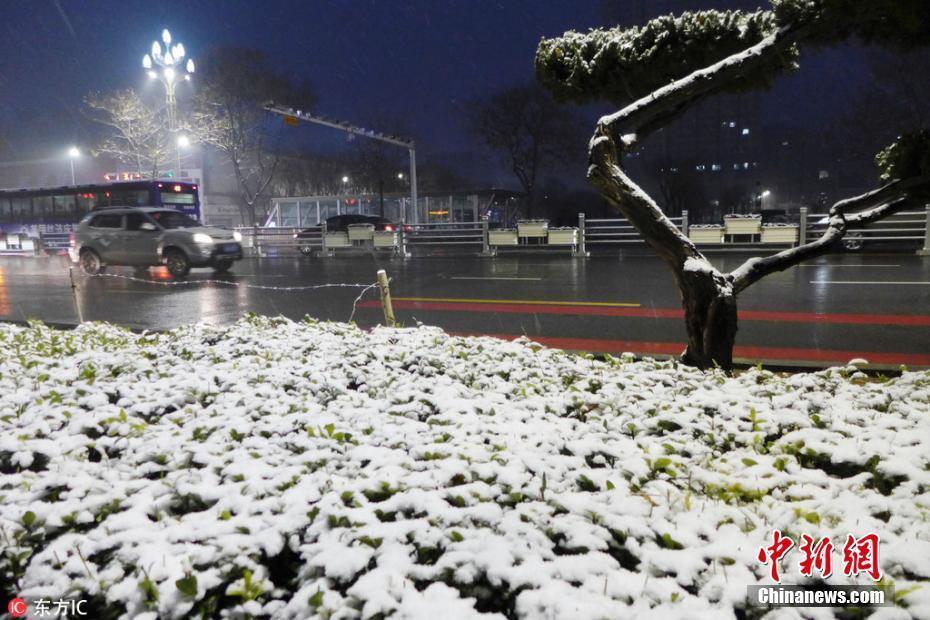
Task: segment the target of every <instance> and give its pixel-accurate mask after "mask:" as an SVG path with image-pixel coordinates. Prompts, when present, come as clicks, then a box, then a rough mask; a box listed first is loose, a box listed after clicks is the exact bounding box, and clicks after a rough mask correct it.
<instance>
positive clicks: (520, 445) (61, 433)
mask: <svg viewBox="0 0 930 620" xmlns="http://www.w3.org/2000/svg"><path fill="white" fill-rule="evenodd" d="M0 351H2V355H0V420H2V421H0V425H2V426H0V428H2V431H3V432H2V435H0V529H2V534H0V540H2V541H3V553H2V559H0V584H3V588H2V592H0V594H2V595H5V596H6V597H7V598H10V597H12V596H14V595H20V596H23V597H24V598H30V599H35V598H39V597H46V598H51V599H53V600H54V599H58V598H61V597H63V596H69V597H72V598H87V599H90V600H91V604H92V605H93V606H94V607H95V613H94V617H98V618H106V617H125V618H155V617H162V618H182V617H192V616H195V615H196V616H198V617H199V616H200V615H202V614H207V615H213V614H214V613H215V612H216V610H224V611H223V613H224V614H228V615H231V616H246V615H252V616H257V617H275V618H308V617H321V618H377V617H385V616H390V617H392V618H430V619H436V618H444V619H445V618H474V617H478V616H481V617H484V618H504V617H507V618H514V617H517V618H534V619H535V618H552V619H573V618H632V617H640V618H684V617H687V618H713V619H714V620H719V619H722V618H733V617H737V616H742V615H743V613H744V612H745V611H747V610H746V609H745V605H746V586H747V585H749V584H757V583H770V582H771V578H770V577H769V576H768V573H769V569H768V567H767V566H764V565H761V564H760V563H759V562H758V561H757V559H756V555H757V552H758V549H759V548H760V547H761V546H763V545H766V544H769V543H770V542H771V536H772V530H773V529H775V528H778V529H780V530H781V531H782V532H783V533H787V534H789V535H791V536H792V537H794V538H795V539H796V540H797V539H798V538H799V537H800V535H801V534H802V533H807V534H810V535H812V536H814V537H815V538H817V537H819V536H824V535H830V536H832V537H833V540H834V544H836V545H837V548H838V549H841V548H842V545H843V540H845V537H846V534H847V533H853V534H854V535H857V536H861V535H864V534H866V533H868V532H871V531H875V532H877V533H879V534H880V535H881V537H882V546H881V551H880V553H881V556H880V558H881V567H882V570H883V571H884V573H885V578H884V581H883V583H884V584H891V583H893V585H894V587H895V588H896V590H897V593H898V594H897V603H898V606H897V607H895V608H882V609H879V610H877V611H875V610H871V611H874V615H873V617H875V618H899V617H900V618H906V617H909V616H911V617H923V618H928V617H930V584H928V583H927V582H928V579H930V492H928V490H930V450H928V449H927V443H928V439H930V402H928V401H930V373H927V372H905V373H904V374H903V375H902V376H901V377H900V378H893V379H889V380H884V381H883V380H870V379H867V378H866V377H865V376H864V375H862V374H861V373H858V372H856V371H855V369H853V368H849V369H832V370H828V371H824V372H819V373H816V374H798V375H794V376H789V377H780V376H776V375H773V374H772V373H769V372H767V371H758V370H752V371H748V372H744V373H741V374H739V375H738V376H736V377H727V376H725V375H724V374H723V373H721V372H709V373H704V372H700V371H697V370H694V369H691V368H687V367H681V366H679V365H676V364H675V363H667V362H662V363H658V362H653V361H648V360H647V361H642V362H633V361H631V360H628V359H623V360H618V359H608V360H607V361H595V360H592V359H587V358H585V357H578V356H573V355H568V354H565V353H563V352H560V351H556V350H549V349H542V348H540V347H538V346H537V345H534V344H532V343H529V342H528V341H519V342H502V341H497V340H491V339H485V338H453V337H449V336H447V335H446V334H444V333H443V332H442V331H440V330H438V329H434V328H424V327H421V328H416V329H375V330H374V331H372V332H363V331H360V330H358V329H356V328H355V327H353V326H349V325H345V324H332V323H315V322H304V323H294V322H291V321H288V320H285V319H265V318H254V317H253V318H247V319H243V320H242V321H240V322H239V323H238V324H236V325H233V326H228V327H214V326H206V325H196V326H190V327H186V328H182V329H179V330H177V331H174V332H171V333H168V334H160V335H155V334H145V335H137V334H132V333H129V332H126V331H123V330H121V329H118V328H115V327H112V326H106V325H84V326H82V327H80V328H78V329H77V330H75V331H73V332H57V331H54V330H51V329H48V328H46V327H43V326H39V325H36V326H33V327H32V328H22V327H14V326H9V325H6V326H0ZM834 562H835V570H836V572H837V573H838V574H840V576H839V577H837V576H834V577H832V578H830V580H829V583H831V584H842V583H849V582H851V581H850V580H849V579H848V578H846V577H843V576H842V575H841V566H842V558H841V557H837V558H835V559H834ZM783 571H784V581H785V582H786V583H805V582H808V581H810V580H809V579H807V578H803V577H801V575H800V574H799V570H798V566H797V555H793V556H790V557H789V560H788V561H786V562H784V564H783ZM857 579H858V581H857V582H859V583H871V581H870V579H869V578H868V577H865V576H860V577H858V578H857ZM748 612H749V613H748V616H749V617H759V616H760V615H762V614H763V613H764V612H763V611H760V610H748ZM800 612H801V610H786V609H783V610H779V611H774V612H770V613H769V616H768V617H771V618H779V619H781V618H793V617H800V616H801V615H802V614H801V613H800ZM804 614H809V615H810V616H811V617H816V618H828V617H832V616H833V612H832V611H831V610H829V609H819V610H814V609H808V610H804Z"/></svg>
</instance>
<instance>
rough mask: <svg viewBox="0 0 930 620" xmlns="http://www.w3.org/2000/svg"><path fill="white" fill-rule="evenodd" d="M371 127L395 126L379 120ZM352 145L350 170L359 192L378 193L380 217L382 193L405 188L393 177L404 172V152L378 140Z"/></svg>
mask: <svg viewBox="0 0 930 620" xmlns="http://www.w3.org/2000/svg"><path fill="white" fill-rule="evenodd" d="M373 126H376V127H397V126H398V124H397V123H396V122H393V123H391V122H383V121H382V122H378V123H373ZM398 133H400V132H398ZM355 144H356V147H355V150H354V151H353V152H352V154H351V155H350V157H349V160H350V162H351V163H350V167H351V168H350V169H351V170H352V171H353V174H354V176H355V177H356V184H357V186H358V187H359V191H361V192H367V193H372V194H378V205H379V206H378V211H379V214H380V215H381V217H384V192H386V191H387V192H396V191H400V190H401V189H402V188H403V187H405V182H404V179H402V178H398V177H397V175H398V173H401V172H403V171H405V170H406V169H407V162H406V161H405V160H406V159H407V152H406V151H405V150H403V149H401V148H398V147H397V146H394V145H393V144H388V143H386V142H382V141H380V140H367V139H365V138H361V139H359V140H356V141H355Z"/></svg>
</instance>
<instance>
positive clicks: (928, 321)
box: [358, 299, 930, 327]
mask: <svg viewBox="0 0 930 620" xmlns="http://www.w3.org/2000/svg"><path fill="white" fill-rule="evenodd" d="M393 303H394V309H395V310H398V309H400V310H441V311H450V312H492V313H494V312H503V313H508V314H573V315H579V316H625V317H639V318H650V319H681V318H684V313H683V312H682V311H681V310H680V309H677V308H626V307H611V306H581V305H574V304H572V303H570V302H566V303H565V304H560V305H543V304H532V303H508V302H505V301H501V302H492V303H470V302H458V301H404V300H403V299H399V300H398V299H395V300H394V302H393ZM358 305H359V307H361V308H380V307H381V304H380V302H377V301H363V302H361V303H359V304H358ZM739 318H740V319H742V320H744V321H772V322H785V323H832V324H845V325H902V326H912V327H914V326H916V327H930V315H920V314H837V313H820V312H780V311H774V310H740V312H739Z"/></svg>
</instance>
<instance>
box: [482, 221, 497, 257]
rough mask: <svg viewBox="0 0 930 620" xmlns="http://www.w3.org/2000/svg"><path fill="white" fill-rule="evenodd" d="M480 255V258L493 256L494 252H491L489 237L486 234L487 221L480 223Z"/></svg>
mask: <svg viewBox="0 0 930 620" xmlns="http://www.w3.org/2000/svg"><path fill="white" fill-rule="evenodd" d="M481 255H482V256H494V251H493V250H491V243H490V235H489V233H488V221H487V220H482V221H481Z"/></svg>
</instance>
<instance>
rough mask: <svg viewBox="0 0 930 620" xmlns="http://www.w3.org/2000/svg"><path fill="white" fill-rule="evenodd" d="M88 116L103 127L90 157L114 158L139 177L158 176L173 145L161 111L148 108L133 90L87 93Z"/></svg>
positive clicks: (165, 116)
mask: <svg viewBox="0 0 930 620" xmlns="http://www.w3.org/2000/svg"><path fill="white" fill-rule="evenodd" d="M84 102H85V104H86V105H87V107H88V109H89V111H90V117H91V118H92V119H93V120H94V121H95V122H97V123H100V124H101V125H103V126H104V127H106V128H107V132H106V133H105V134H104V136H103V137H102V139H101V140H100V141H99V142H98V143H97V145H96V146H95V147H94V149H93V150H94V154H96V155H108V156H110V157H114V158H116V159H117V160H119V161H121V162H122V163H124V164H127V165H129V166H132V167H133V168H135V169H136V171H137V172H138V173H139V174H149V175H151V178H153V179H155V178H157V177H158V174H159V172H160V171H161V167H162V165H163V164H165V163H166V162H167V161H168V160H169V158H170V157H171V155H172V153H174V151H173V145H172V141H171V134H170V133H169V131H168V117H167V115H166V114H165V111H164V110H159V109H156V108H152V107H150V106H148V105H146V104H145V102H144V101H142V98H141V97H139V95H138V93H136V91H134V90H133V89H131V88H129V89H127V90H119V91H116V92H113V93H110V94H106V95H102V94H100V93H91V94H90V95H88V96H87V97H85V99H84Z"/></svg>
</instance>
